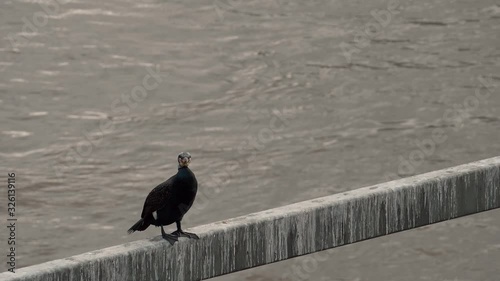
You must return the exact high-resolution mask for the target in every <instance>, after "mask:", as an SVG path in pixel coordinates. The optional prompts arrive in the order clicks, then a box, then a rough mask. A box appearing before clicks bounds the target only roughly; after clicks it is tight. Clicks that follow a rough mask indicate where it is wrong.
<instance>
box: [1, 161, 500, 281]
mask: <svg viewBox="0 0 500 281" xmlns="http://www.w3.org/2000/svg"><path fill="white" fill-rule="evenodd" d="M498 207H500V157H495V158H491V159H486V160H482V161H478V162H474V163H470V164H467V165H462V166H458V167H454V168H449V169H445V170H440V171H435V172H431V173H427V174H423V175H419V176H415V177H410V178H406V179H402V180H397V181H392V182H388V183H383V184H379V185H375V186H370V187H366V188H361V189H358V190H354V191H352V192H347V193H343V194H335V195H332V196H327V197H322V198H317V199H314V200H310V201H304V202H300V203H296V204H292V205H288V206H283V207H280V208H276V209H272V210H268V211H264V212H260V213H255V214H250V215H247V216H244V217H238V218H234V219H231V220H227V221H223V222H217V223H213V224H209V225H204V226H199V227H196V228H193V229H191V231H193V232H196V233H198V234H199V236H200V237H201V239H200V240H198V241H191V240H185V239H181V241H180V243H177V244H176V245H175V246H170V245H169V244H168V243H166V242H164V241H163V240H162V239H161V238H159V237H157V238H154V239H152V240H142V241H136V242H133V243H127V244H123V245H119V246H115V247H111V248H106V249H102V250H99V251H94V252H90V253H86V254H82V255H78V256H74V257H70V258H66V259H61V260H56V261H52V262H48V263H44V264H40V265H35V266H31V267H26V268H23V269H20V270H18V272H17V273H16V274H11V273H3V274H0V280H9V281H10V280H12V281H13V280H16V281H17V280H39V281H48V280H51V281H52V280H61V281H63V280H64V281H66V280H70V281H73V280H81V281H84V280H85V281H91V280H92V281H94V280H111V281H114V280H116V281H124V280H200V279H206V278H210V277H214V276H218V275H222V274H226V273H230V272H235V271H238V270H243V269H246V268H250V267H255V266H259V265H263V264H268V263H272V262H276V261H280V260H284V259H288V258H291V257H295V256H299V255H304V254H307V253H313V252H317V251H321V250H324V249H327V248H332V247H338V246H342V245H346V244H349V243H354V242H358V241H361V240H364V239H369V238H373V237H377V236H381V235H386V234H390V233H395V232H398V231H402V230H407V229H411V228H415V227H419V226H423V225H428V224H432V223H435V222H439V221H443V220H448V219H453V218H457V217H460V216H465V215H469V214H473V213H478V212H482V211H486V210H490V209H493V208H498Z"/></svg>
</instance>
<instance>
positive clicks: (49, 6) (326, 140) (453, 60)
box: [0, 0, 500, 281]
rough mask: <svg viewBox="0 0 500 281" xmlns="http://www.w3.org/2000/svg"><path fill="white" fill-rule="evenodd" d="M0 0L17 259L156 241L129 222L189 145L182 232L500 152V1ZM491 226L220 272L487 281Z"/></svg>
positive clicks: (498, 255) (422, 233)
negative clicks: (188, 204) (191, 176)
mask: <svg viewBox="0 0 500 281" xmlns="http://www.w3.org/2000/svg"><path fill="white" fill-rule="evenodd" d="M0 7H1V8H0V38H2V41H0V43H1V45H0V108H1V111H0V116H1V120H2V122H1V123H0V137H1V140H2V146H1V150H0V159H1V162H0V170H1V171H4V172H3V173H4V174H5V176H6V174H7V171H14V172H15V173H16V180H17V202H18V206H17V215H18V219H19V221H18V232H17V240H18V242H19V243H18V244H19V246H18V250H17V255H18V263H19V264H18V266H21V267H22V266H29V265H32V264H36V263H41V262H44V261H49V260H53V259H57V258H63V257H67V256H70V255H75V254H79V253H83V252H87V251H91V250H95V249H99V248H103V247H108V246H112V245H117V244H121V243H125V242H128V241H133V240H137V239H142V238H149V237H152V236H156V235H159V232H160V231H159V230H158V229H154V228H153V229H149V230H148V231H146V232H143V233H134V234H133V235H130V236H128V235H127V234H126V230H127V229H128V228H129V227H130V226H131V225H132V224H133V223H134V222H135V221H136V220H137V218H138V217H139V216H140V211H141V208H142V204H143V200H144V198H145V197H146V195H147V194H148V192H149V191H150V190H151V188H153V187H154V186H155V185H156V184H157V183H159V182H161V181H163V180H164V179H166V178H168V177H169V176H171V175H172V174H173V173H175V171H176V156H177V154H178V153H179V152H181V151H185V150H187V151H189V152H191V154H192V155H193V163H192V166H191V167H192V170H193V171H194V172H195V173H196V175H197V177H198V181H199V182H200V196H199V198H198V200H197V201H196V202H195V206H194V207H193V208H194V209H192V210H191V211H190V212H189V213H188V215H187V216H186V217H185V219H184V224H185V226H186V227H189V226H194V225H199V224H205V223H209V222H214V221H218V220H222V219H226V218H231V217H235V216H239V215H244V214H248V213H251V212H256V211H260V210H265V209H269V208H273V207H277V206H282V205H286V204H289V203H293V202H299V201H302V200H306V199H310V198H315V197H319V196H325V195H330V194H334V193H337V192H343V191H346V190H352V189H355V188H359V187H363V186H366V185H371V184H376V183H380V182H384V181H387V180H388V179H393V178H396V177H406V176H410V175H413V174H418V173H423V172H427V171H432V170H436V169H441V168H445V167H450V166H454V165H458V164H462V163H467V162H470V161H475V160H479V159H484V158H488V157H493V156H498V155H499V153H500V152H499V151H500V141H499V137H500V119H499V116H500V96H499V90H498V89H499V88H498V85H500V73H499V70H500V47H499V46H500V36H499V34H500V6H499V5H498V2H497V1H493V0H479V1H465V0H443V1H437V0H436V1H432V0H423V1H409V0H406V1H403V0H401V1H388V0H387V1H382V0H373V1H346V0H342V1H327V0H312V1H284V0H273V1H263V0H254V1H236V0H232V1H227V0H226V1H222V0H220V1H215V2H214V1H193V0H187V1H177V0H174V1H163V0H158V1H157V0H144V1H131V0H130V1H129V0H106V1H78V0H75V1H72V0H71V1H62V0H61V1H60V2H55V0H19V1H9V0H4V1H2V3H0ZM380 23H382V24H383V25H380ZM364 31H366V32H367V33H365V32H364ZM363 34H364V35H363ZM478 89H479V92H477V91H476V90H478ZM477 93H480V95H477ZM436 129H437V130H440V132H441V134H442V135H443V136H444V138H445V139H446V140H445V141H443V142H440V143H435V142H433V137H432V134H433V131H434V130H436ZM424 144H425V145H426V146H425V145H424ZM423 145H424V149H425V148H427V150H426V151H425V152H426V153H425V154H422V153H419V152H418V151H419V147H422V146H423ZM418 156H423V158H422V157H420V158H419V157H418ZM411 157H413V158H412V159H410V158H411ZM415 157H416V158H415ZM208 191H210V192H209V193H210V194H207V192H208ZM214 192H216V194H214ZM204 198H205V199H206V198H209V199H208V200H203V199H204ZM1 200H2V201H1V202H2V206H6V203H5V198H4V196H2V197H1ZM2 208H4V207H2ZM2 210H4V209H2ZM5 213H6V211H5V210H4V211H2V216H4V214H5ZM1 231H2V232H1V235H2V237H6V235H7V234H6V231H5V229H4V228H2V230H1ZM499 231H500V212H499V211H491V212H487V213H483V214H480V215H475V216H470V217H466V218H462V219H457V220H453V221H450V222H446V223H442V224H438V225H434V226H429V227H424V228H420V229H417V230H413V231H408V232H404V233H400V234H396V235H392V236H388V237H383V238H380V239H375V240H371V241H366V242H362V243H358V244H355V245H350V246H346V247H342V248H339V249H336V250H335V251H334V252H332V254H329V256H328V259H327V260H325V261H317V259H313V260H315V261H317V262H311V256H308V257H302V258H297V259H293V260H289V261H286V262H282V263H278V264H273V265H269V266H264V267H260V268H256V269H252V270H247V271H244V272H241V273H236V274H232V275H229V276H224V277H220V278H217V279H215V280H233V279H234V280H301V279H302V280H303V279H309V280H339V281H340V280H342V281H343V280H355V281H362V280H370V281H378V280H384V281H389V280H408V281H412V280H460V281H466V280H474V281H475V280H492V281H493V280H495V281H496V280H498V276H499V274H500V268H499V267H498V260H500V235H499V233H500V232H499ZM312 257H315V256H314V255H312ZM303 263H306V264H308V263H310V264H308V265H307V266H306V269H303ZM294 266H298V267H300V268H302V269H301V270H302V271H304V272H306V271H307V272H306V273H303V272H302V273H300V274H297V273H296V274H292V275H291V276H294V277H284V274H286V273H287V272H289V271H290V270H291V269H292V268H293V267H294Z"/></svg>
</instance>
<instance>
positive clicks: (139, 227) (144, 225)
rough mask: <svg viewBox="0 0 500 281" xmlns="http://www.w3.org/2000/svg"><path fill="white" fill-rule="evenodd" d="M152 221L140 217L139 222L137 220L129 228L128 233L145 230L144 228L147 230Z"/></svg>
mask: <svg viewBox="0 0 500 281" xmlns="http://www.w3.org/2000/svg"><path fill="white" fill-rule="evenodd" d="M150 224H151V223H150V222H148V221H146V220H144V219H140V220H139V221H138V222H136V223H135V224H134V225H132V227H131V228H130V229H129V230H127V233H128V234H131V233H133V232H134V231H143V230H146V228H148V226H149V225H150Z"/></svg>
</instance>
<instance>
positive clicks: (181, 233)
mask: <svg viewBox="0 0 500 281" xmlns="http://www.w3.org/2000/svg"><path fill="white" fill-rule="evenodd" d="M175 224H177V230H176V231H174V232H172V234H173V235H177V236H178V237H187V238H191V239H200V237H198V235H196V234H194V233H190V232H185V231H183V230H182V228H181V222H180V221H176V222H175Z"/></svg>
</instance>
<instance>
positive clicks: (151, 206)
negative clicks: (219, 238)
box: [128, 152, 199, 245]
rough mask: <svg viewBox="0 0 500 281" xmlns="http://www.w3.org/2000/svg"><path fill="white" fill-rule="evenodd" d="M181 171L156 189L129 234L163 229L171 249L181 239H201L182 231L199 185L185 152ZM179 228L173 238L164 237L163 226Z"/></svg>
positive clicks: (189, 156) (180, 165) (187, 153)
mask: <svg viewBox="0 0 500 281" xmlns="http://www.w3.org/2000/svg"><path fill="white" fill-rule="evenodd" d="M177 162H178V163H179V169H178V171H177V174H176V175H174V176H172V177H171V178H169V179H168V180H166V181H165V182H163V183H161V184H159V185H158V186H157V187H155V188H154V189H153V190H152V191H151V192H150V193H149V195H148V197H147V198H146V201H145V202H144V207H143V209H142V214H141V219H140V220H139V221H138V222H136V223H135V224H134V225H133V226H132V227H131V228H130V229H129V230H128V233H129V234H131V233H132V232H134V231H143V230H146V228H148V226H149V225H151V224H152V225H155V226H159V227H161V236H162V237H163V238H164V239H165V240H167V241H168V242H169V243H170V244H171V245H173V244H174V243H175V242H176V241H178V237H188V238H193V239H199V238H198V235H196V234H194V233H189V232H184V231H183V230H182V228H181V220H182V217H183V216H184V215H185V214H186V213H187V211H188V210H189V208H191V206H192V205H193V202H194V198H195V197H196V192H197V190H198V182H197V181H196V177H195V176H194V173H193V172H192V171H191V169H189V167H188V166H189V164H190V163H191V154H189V152H182V153H181V154H179V156H178V157H177ZM174 222H175V223H176V224H177V230H176V231H174V232H172V233H171V234H167V233H165V230H163V226H166V225H169V224H172V223H174Z"/></svg>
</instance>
